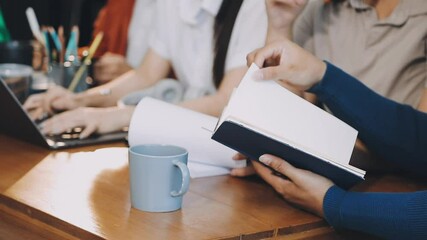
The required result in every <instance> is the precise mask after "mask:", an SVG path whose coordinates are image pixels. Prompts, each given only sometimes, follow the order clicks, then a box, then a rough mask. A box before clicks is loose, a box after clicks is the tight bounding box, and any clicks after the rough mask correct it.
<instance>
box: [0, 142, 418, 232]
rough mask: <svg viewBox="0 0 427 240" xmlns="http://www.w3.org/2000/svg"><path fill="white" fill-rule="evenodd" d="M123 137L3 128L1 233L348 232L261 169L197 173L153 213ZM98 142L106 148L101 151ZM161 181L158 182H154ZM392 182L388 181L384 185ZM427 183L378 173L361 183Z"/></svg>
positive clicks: (404, 185)
mask: <svg viewBox="0 0 427 240" xmlns="http://www.w3.org/2000/svg"><path fill="white" fill-rule="evenodd" d="M123 147H125V146H124V145H123V144H121V143H115V144H106V145H98V146H92V147H85V148H78V149H70V150H65V151H49V150H47V149H43V148H40V147H37V146H33V145H30V144H27V143H24V142H21V141H19V140H15V139H12V138H9V137H6V136H4V135H0V192H1V194H0V216H1V218H0V239H14V238H15V239H16V238H28V239H36V240H38V239H222V240H225V239H227V240H228V239H233V240H234V239H266V238H275V239H342V238H345V239H348V238H351V236H360V235H353V234H349V233H336V232H334V231H333V229H332V228H330V227H329V226H328V225H327V224H326V222H325V221H324V220H322V219H320V218H318V217H316V216H314V215H312V214H309V213H307V212H304V211H301V210H299V209H297V208H295V207H293V206H291V205H289V204H288V203H286V202H285V201H283V200H282V199H281V198H280V197H279V196H278V195H277V194H276V193H275V192H274V191H273V189H272V188H271V187H270V186H268V185H267V184H265V183H264V182H263V181H261V180H260V179H258V178H256V177H252V178H245V179H240V178H234V177H230V176H218V177H207V178H198V179H192V180H191V184H190V190H189V192H188V193H187V194H186V195H185V196H184V200H183V207H182V209H181V210H179V211H175V212H171V213H147V212H142V211H139V210H136V209H133V208H132V207H131V206H130V193H129V179H128V178H129V176H128V168H127V157H126V149H123ZM96 149H100V150H98V151H95V152H94V150H96ZM153 184H154V183H153ZM384 186H385V187H384ZM387 186H388V187H389V188H390V189H388V190H392V191H397V190H398V189H403V190H408V191H410V190H416V189H421V188H425V187H426V186H425V185H422V184H417V183H414V182H410V181H409V182H405V181H403V182H402V181H401V179H400V178H397V177H393V176H388V177H379V178H376V177H373V178H372V179H370V180H369V181H367V182H366V184H364V185H361V186H359V187H358V188H359V189H360V190H363V191H370V190H377V189H383V188H385V189H387Z"/></svg>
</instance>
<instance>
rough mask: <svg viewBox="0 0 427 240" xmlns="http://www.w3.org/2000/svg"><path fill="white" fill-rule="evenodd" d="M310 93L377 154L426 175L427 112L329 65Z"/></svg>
mask: <svg viewBox="0 0 427 240" xmlns="http://www.w3.org/2000/svg"><path fill="white" fill-rule="evenodd" d="M309 91H310V92H313V93H315V94H316V95H317V96H318V98H319V99H320V100H321V101H322V102H323V103H324V104H325V105H326V106H328V108H329V109H330V110H331V111H332V112H333V113H334V115H335V116H337V117H338V118H340V119H341V120H343V121H344V122H346V123H348V124H349V125H351V126H352V127H354V128H355V129H357V130H358V131H359V137H360V139H361V140H362V141H363V142H364V143H365V144H366V145H367V146H368V148H369V149H370V150H371V151H372V152H373V153H374V154H376V155H378V156H379V157H381V158H383V159H386V160H387V161H390V162H394V163H397V164H399V166H402V167H404V168H405V169H406V170H409V171H411V172H418V173H419V174H422V175H425V171H424V170H425V169H426V168H427V161H426V156H427V148H426V147H425V146H427V114H426V113H423V112H419V111H416V110H415V109H413V108H412V107H410V106H408V105H403V104H399V103H396V102H394V101H391V100H389V99H387V98H384V97H382V96H380V95H378V94H377V93H375V92H374V91H372V90H371V89H369V88H368V87H366V86H365V85H363V84H362V83H361V82H360V81H358V80H357V79H355V78H353V77H352V76H350V75H348V74H347V73H345V72H343V71H342V70H340V69H339V68H337V67H335V66H333V65H332V64H329V63H328V64H327V70H326V73H325V75H324V77H323V79H322V80H321V81H320V82H319V83H318V84H317V85H315V86H313V87H312V88H311V89H310V90H309ZM406 159H410V161H406Z"/></svg>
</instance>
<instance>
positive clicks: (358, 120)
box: [235, 40, 427, 239]
mask: <svg viewBox="0 0 427 240" xmlns="http://www.w3.org/2000/svg"><path fill="white" fill-rule="evenodd" d="M272 60H273V61H272ZM252 63H255V64H257V65H258V66H265V64H266V63H268V66H266V67H264V68H262V69H260V70H259V71H258V72H256V73H255V76H256V78H258V79H259V80H267V79H279V80H280V82H281V84H282V85H283V86H284V87H291V88H292V89H298V90H300V91H308V92H311V93H315V94H316V95H317V96H318V97H319V99H320V100H321V101H322V102H323V103H324V104H325V105H326V106H327V107H328V108H329V109H330V110H331V111H332V112H333V113H334V115H336V116H337V117H339V118H340V119H342V120H343V121H345V122H346V123H347V124H349V125H351V126H352V127H354V128H355V129H357V130H358V131H359V137H360V138H361V140H362V141H363V142H364V143H366V145H367V146H368V147H369V149H371V151H373V152H374V153H375V154H376V155H378V156H380V157H381V158H383V159H384V160H386V161H389V162H391V163H393V164H395V165H398V166H400V167H401V168H402V169H403V170H404V171H406V172H408V173H411V174H413V175H415V176H422V177H424V178H425V169H426V168H427V148H426V147H425V146H426V145H427V114H425V113H423V112H419V111H417V110H415V109H413V108H412V107H410V106H407V105H403V104H399V103H397V102H394V101H391V100H388V99H386V98H384V97H382V96H380V95H378V94H377V93H375V92H373V91H372V90H370V89H369V88H367V87H366V86H364V85H363V84H362V83H360V82H359V81H358V80H356V79H355V78H353V77H352V76H350V75H348V74H346V73H345V72H343V71H342V70H340V69H339V68H337V67H335V66H333V65H332V64H329V63H327V62H323V61H321V60H319V59H318V58H316V57H314V56H313V55H311V54H310V53H308V52H307V51H305V50H303V49H302V48H300V47H299V46H298V45H296V44H294V43H292V42H290V41H289V40H283V41H279V42H275V43H272V44H269V45H267V46H266V47H264V48H261V49H259V50H256V51H254V52H252V53H251V54H250V55H248V65H250V64H252ZM270 64H272V65H270ZM243 158H244V157H243V156H241V155H237V156H235V159H243ZM259 161H260V162H262V163H264V164H265V165H267V166H269V167H271V168H273V169H274V170H276V171H278V172H280V173H281V174H283V175H284V176H286V177H287V178H286V179H285V178H283V177H279V176H277V175H276V174H273V173H272V171H271V170H270V169H268V168H266V167H265V166H263V165H261V164H260V163H258V162H255V161H254V162H253V167H254V168H255V170H256V172H257V173H258V174H259V175H260V176H261V177H262V178H263V179H265V180H266V181H267V182H268V183H269V184H271V185H272V186H273V188H274V189H275V190H276V191H277V192H278V193H279V194H280V195H281V196H282V197H283V198H284V199H285V200H287V201H290V202H291V203H294V204H296V205H298V206H301V207H302V208H305V209H307V210H308V211H311V212H313V213H315V214H317V215H319V216H321V217H324V218H325V219H326V220H327V221H328V223H329V224H331V225H332V226H333V227H335V228H344V229H351V230H356V231H361V232H365V233H369V234H373V235H376V236H379V237H382V238H386V239H426V238H427V221H425V219H427V201H426V198H427V191H419V192H412V193H358V192H350V191H345V190H343V189H341V188H339V187H337V186H335V185H334V183H333V182H331V181H330V180H329V179H326V178H324V177H322V176H320V175H317V174H315V173H312V172H310V171H306V170H302V169H297V168H295V167H293V166H292V165H290V164H289V163H287V162H286V161H285V160H283V159H280V158H278V157H275V156H272V155H269V154H268V153H266V154H265V155H262V156H261V157H260V159H259Z"/></svg>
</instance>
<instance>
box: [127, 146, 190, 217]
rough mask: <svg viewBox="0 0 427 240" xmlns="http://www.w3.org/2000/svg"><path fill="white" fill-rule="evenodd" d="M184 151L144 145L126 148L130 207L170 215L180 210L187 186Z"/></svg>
mask: <svg viewBox="0 0 427 240" xmlns="http://www.w3.org/2000/svg"><path fill="white" fill-rule="evenodd" d="M187 161H188V152H187V150H186V149H184V148H182V147H178V146H172V145H161V144H145V145H136V146H133V147H130V148H129V176H130V191H131V203H132V207H134V208H136V209H139V210H142V211H147V212H171V211H175V210H178V209H180V208H181V206H182V197H183V195H184V194H185V193H186V192H187V190H188V187H189V184H190V172H189V170H188V167H187Z"/></svg>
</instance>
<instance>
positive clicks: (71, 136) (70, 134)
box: [34, 116, 83, 141]
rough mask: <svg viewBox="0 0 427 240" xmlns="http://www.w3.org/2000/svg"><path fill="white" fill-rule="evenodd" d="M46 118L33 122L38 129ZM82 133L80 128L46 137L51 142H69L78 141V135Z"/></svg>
mask: <svg viewBox="0 0 427 240" xmlns="http://www.w3.org/2000/svg"><path fill="white" fill-rule="evenodd" d="M48 118H49V117H48V116H46V117H43V118H40V119H36V120H34V122H35V124H36V125H37V126H38V127H39V128H40V124H41V123H42V122H44V121H45V120H47V119H48ZM82 131H83V128H82V127H75V128H73V129H70V130H68V131H65V132H63V133H60V134H48V135H46V136H47V137H48V138H50V139H52V140H53V141H69V140H75V139H80V134H81V132H82Z"/></svg>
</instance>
